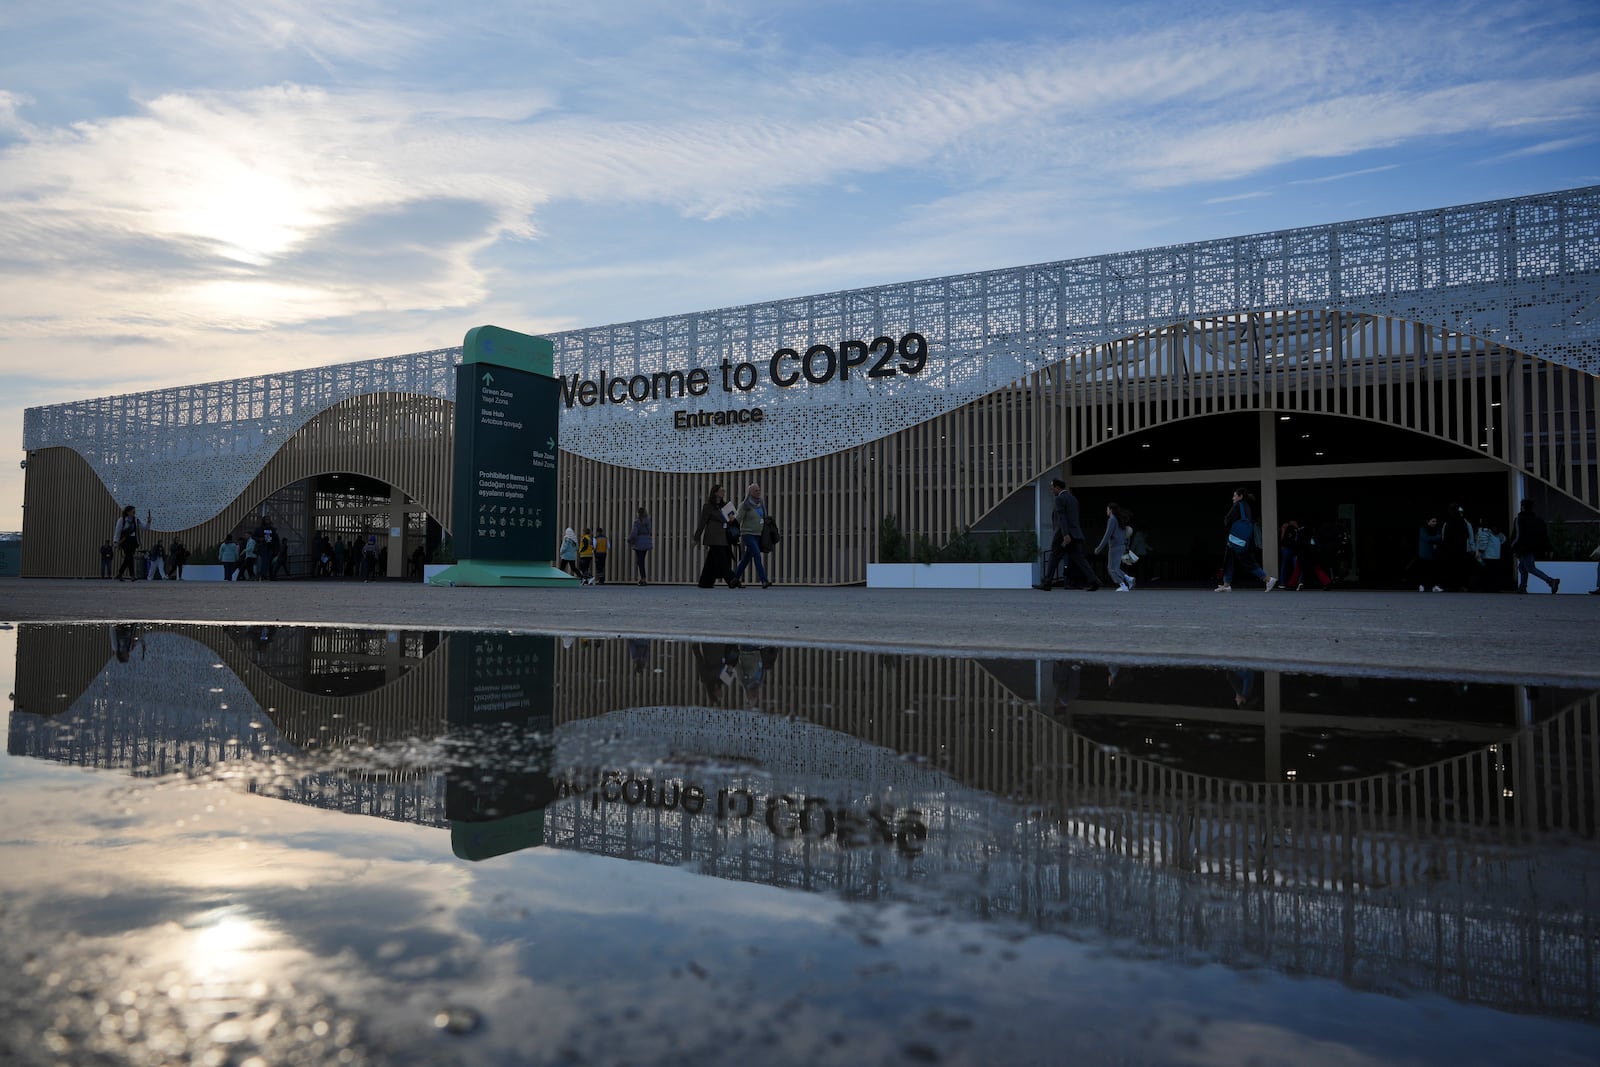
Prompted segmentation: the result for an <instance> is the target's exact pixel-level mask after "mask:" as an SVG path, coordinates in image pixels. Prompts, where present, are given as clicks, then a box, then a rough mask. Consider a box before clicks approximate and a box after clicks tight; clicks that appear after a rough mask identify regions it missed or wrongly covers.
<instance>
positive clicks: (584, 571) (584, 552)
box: [578, 526, 594, 585]
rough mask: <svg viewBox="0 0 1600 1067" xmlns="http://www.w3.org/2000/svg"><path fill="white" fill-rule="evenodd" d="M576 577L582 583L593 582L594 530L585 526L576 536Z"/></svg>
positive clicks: (588, 583)
mask: <svg viewBox="0 0 1600 1067" xmlns="http://www.w3.org/2000/svg"><path fill="white" fill-rule="evenodd" d="M578 577H579V578H582V579H583V584H584V585H593V584H594V531H593V530H591V529H589V527H587V526H585V527H584V528H583V534H582V535H581V536H580V537H579V538H578Z"/></svg>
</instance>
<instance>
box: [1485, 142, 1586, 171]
mask: <svg viewBox="0 0 1600 1067" xmlns="http://www.w3.org/2000/svg"><path fill="white" fill-rule="evenodd" d="M1594 142H1595V138H1594V136H1592V135H1589V134H1585V135H1583V136H1579V137H1558V138H1556V139H1554V140H1550V141H1540V142H1539V143H1538V144H1532V145H1528V146H1526V147H1524V148H1518V149H1515V150H1514V151H1511V152H1502V153H1500V154H1499V155H1497V156H1490V157H1489V158H1488V159H1484V160H1479V165H1480V166H1485V165H1488V164H1490V163H1509V162H1510V161H1512V160H1514V159H1528V158H1530V157H1532V156H1543V155H1549V154H1550V153H1551V152H1565V151H1567V150H1568V149H1570V148H1581V147H1582V146H1584V145H1588V144H1593V143H1594Z"/></svg>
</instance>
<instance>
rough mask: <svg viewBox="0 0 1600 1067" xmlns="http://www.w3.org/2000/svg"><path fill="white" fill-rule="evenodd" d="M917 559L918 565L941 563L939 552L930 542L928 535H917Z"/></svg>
mask: <svg viewBox="0 0 1600 1067" xmlns="http://www.w3.org/2000/svg"><path fill="white" fill-rule="evenodd" d="M915 558H916V561H917V562H918V563H938V562H939V550H938V549H937V548H934V547H933V542H932V541H930V540H928V535H927V534H920V533H919V534H917V548H916V553H915Z"/></svg>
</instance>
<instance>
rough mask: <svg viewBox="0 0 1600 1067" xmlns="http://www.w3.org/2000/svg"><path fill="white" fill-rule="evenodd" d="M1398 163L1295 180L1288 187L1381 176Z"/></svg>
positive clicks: (1397, 165) (1393, 168)
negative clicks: (1374, 175)
mask: <svg viewBox="0 0 1600 1067" xmlns="http://www.w3.org/2000/svg"><path fill="white" fill-rule="evenodd" d="M1399 166H1400V164H1398V163H1385V164H1384V165H1383V166H1381V167H1362V168H1361V169H1360V170H1347V171H1344V172H1342V173H1340V174H1328V175H1324V176H1323V177H1321V178H1296V179H1294V180H1293V181H1291V182H1289V184H1290V185H1322V184H1324V183H1326V182H1342V181H1344V180H1345V179H1346V178H1361V177H1365V176H1366V175H1368V174H1382V173H1384V172H1385V171H1391V170H1396V169H1398V168H1399Z"/></svg>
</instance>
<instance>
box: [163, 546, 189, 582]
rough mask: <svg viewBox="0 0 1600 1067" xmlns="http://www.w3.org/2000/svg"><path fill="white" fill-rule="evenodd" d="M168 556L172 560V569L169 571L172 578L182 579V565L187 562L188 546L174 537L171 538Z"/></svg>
mask: <svg viewBox="0 0 1600 1067" xmlns="http://www.w3.org/2000/svg"><path fill="white" fill-rule="evenodd" d="M168 558H169V559H170V560H171V562H172V570H171V572H170V573H171V574H172V580H173V581H175V582H181V581H183V565H184V564H185V563H187V562H189V548H188V546H187V545H185V544H184V543H183V542H182V541H180V540H178V539H177V538H176V537H174V538H173V539H172V550H171V553H170V554H169V556H168Z"/></svg>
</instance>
